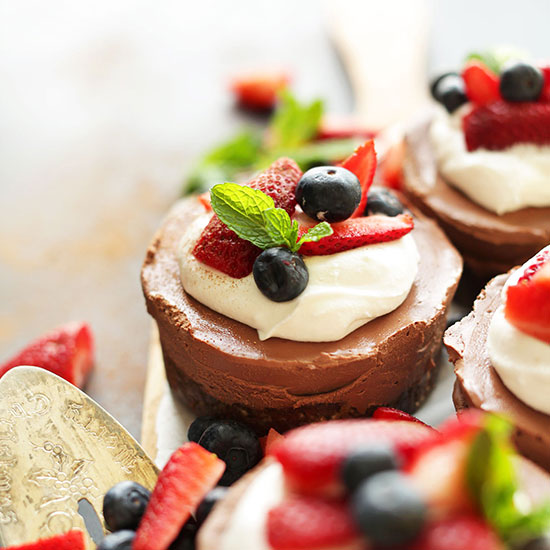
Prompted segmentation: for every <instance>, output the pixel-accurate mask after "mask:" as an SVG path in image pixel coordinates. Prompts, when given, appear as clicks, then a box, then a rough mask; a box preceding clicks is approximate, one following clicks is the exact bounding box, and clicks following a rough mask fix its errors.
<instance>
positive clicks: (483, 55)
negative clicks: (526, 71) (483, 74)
mask: <svg viewBox="0 0 550 550" xmlns="http://www.w3.org/2000/svg"><path fill="white" fill-rule="evenodd" d="M529 57H530V56H529V54H528V53H527V52H525V51H524V50H520V49H519V48H513V47H512V46H497V47H495V48H491V49H489V50H484V51H482V52H472V53H470V54H469V55H468V56H466V61H469V60H470V59H477V60H478V61H481V62H482V63H484V64H485V65H487V67H489V69H491V70H492V71H493V72H494V73H496V74H497V75H498V74H500V71H501V69H502V66H503V65H504V64H506V63H507V62H508V61H510V60H512V59H524V60H528V59H529Z"/></svg>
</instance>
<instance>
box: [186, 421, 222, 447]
mask: <svg viewBox="0 0 550 550" xmlns="http://www.w3.org/2000/svg"><path fill="white" fill-rule="evenodd" d="M217 421H218V419H217V418H214V417H213V416H198V417H197V418H195V420H193V422H191V425H190V426H189V429H188V430H187V439H189V441H194V442H195V443H198V442H199V440H200V438H201V436H202V434H203V433H204V430H206V428H208V427H209V426H210V425H211V424H212V423H214V422H217Z"/></svg>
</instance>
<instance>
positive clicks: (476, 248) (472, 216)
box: [403, 118, 550, 278]
mask: <svg viewBox="0 0 550 550" xmlns="http://www.w3.org/2000/svg"><path fill="white" fill-rule="evenodd" d="M430 123H431V121H430V120H429V119H428V118H426V119H425V120H423V121H422V122H420V123H418V124H417V125H416V126H415V127H414V128H412V129H411V130H410V131H409V132H408V134H407V136H406V138H405V158H404V163H403V176H404V177H403V180H404V181H403V192H404V193H405V195H406V196H407V197H408V198H409V200H410V201H411V202H412V203H413V204H414V205H415V206H417V207H418V208H420V209H421V210H422V211H423V212H424V213H425V214H426V215H428V216H431V217H433V218H435V219H436V220H437V221H438V222H439V224H440V226H441V227H442V228H443V230H444V231H445V232H446V234H447V236H448V237H449V238H450V239H451V241H452V242H453V243H454V245H455V246H456V247H457V248H458V250H459V251H460V252H461V253H462V255H463V257H464V262H465V263H466V265H467V266H468V267H470V268H471V269H472V271H473V272H474V273H476V274H477V275H479V276H481V277H485V278H489V277H492V276H494V275H497V274H498V273H504V272H506V271H508V270H509V269H511V268H512V267H514V266H516V265H519V264H522V263H524V262H525V261H527V260H528V259H529V258H531V257H532V256H533V255H534V254H536V253H537V252H538V251H539V250H540V249H541V248H543V247H544V246H546V245H547V244H548V243H550V207H548V208H522V209H521V210H517V211H515V212H508V213H506V214H502V215H498V214H495V213H494V212H490V211H489V210H486V209H485V208H483V207H482V206H479V205H478V204H476V203H475V202H473V201H472V200H471V199H469V198H468V197H467V196H466V195H464V193H462V192H461V191H460V190H458V189H457V188H455V187H453V186H452V185H451V184H450V183H449V182H448V181H447V180H445V178H443V177H442V175H441V174H440V173H439V172H438V169H437V163H436V158H435V155H434V151H433V148H432V145H431V143H430V138H429V128H430Z"/></svg>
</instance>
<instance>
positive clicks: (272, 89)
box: [231, 72, 290, 110]
mask: <svg viewBox="0 0 550 550" xmlns="http://www.w3.org/2000/svg"><path fill="white" fill-rule="evenodd" d="M289 82H290V78H289V77H288V75H287V74H286V73H282V72H271V73H261V74H260V73H258V74H252V75H245V76H241V77H238V78H235V79H233V81H232V82H231V90H232V91H233V93H234V94H235V97H236V98H237V101H238V102H239V103H240V104H241V105H242V106H243V107H247V108H249V109H260V110H268V109H272V108H273V107H274V106H275V103H276V102H277V94H278V93H279V92H280V91H281V90H284V89H285V88H286V87H287V86H288V84H289Z"/></svg>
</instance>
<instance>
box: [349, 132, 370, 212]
mask: <svg viewBox="0 0 550 550" xmlns="http://www.w3.org/2000/svg"><path fill="white" fill-rule="evenodd" d="M342 167H343V168H345V169H346V170H349V171H350V172H353V173H354V174H355V175H356V176H357V178H358V179H359V183H360V184H361V202H360V203H359V206H358V207H357V208H356V210H355V212H354V213H353V214H352V215H351V217H352V218H357V217H359V216H363V215H364V213H365V206H366V205H367V193H368V192H369V187H370V186H371V184H372V180H373V179H374V173H375V172H376V151H375V150H374V141H373V140H372V139H371V140H369V141H367V142H365V143H364V144H363V145H360V146H359V147H357V149H355V151H354V152H353V153H352V154H351V155H350V156H349V157H348V158H347V159H346V160H345V161H344V162H343V163H342Z"/></svg>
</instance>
